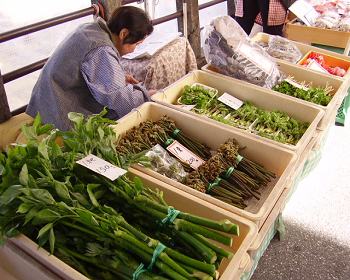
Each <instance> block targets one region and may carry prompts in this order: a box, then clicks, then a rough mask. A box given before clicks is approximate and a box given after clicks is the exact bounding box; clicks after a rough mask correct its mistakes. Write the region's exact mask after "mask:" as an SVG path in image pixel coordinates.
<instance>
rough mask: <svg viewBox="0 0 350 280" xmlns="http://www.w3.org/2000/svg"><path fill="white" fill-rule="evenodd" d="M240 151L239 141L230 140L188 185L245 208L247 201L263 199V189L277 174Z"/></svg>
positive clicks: (195, 172)
mask: <svg viewBox="0 0 350 280" xmlns="http://www.w3.org/2000/svg"><path fill="white" fill-rule="evenodd" d="M238 151H239V145H238V143H237V142H236V141H235V140H234V139H229V140H228V141H226V142H225V143H224V144H222V145H221V146H220V147H219V149H218V150H217V153H216V154H215V155H214V156H212V157H211V158H210V159H209V160H208V161H206V162H205V163H204V164H202V165H201V166H200V167H199V168H198V170H196V171H193V172H191V173H190V174H189V175H188V176H187V178H186V184H187V185H188V186H190V187H192V188H194V189H196V190H198V191H201V192H205V193H208V194H210V195H212V196H213V197H215V198H217V199H220V200H222V201H224V202H227V203H229V204H231V205H234V206H236V207H239V208H242V209H244V208H245V207H247V205H246V203H245V201H246V200H248V199H250V198H252V197H254V198H256V199H259V197H260V192H259V189H260V188H261V187H264V186H266V185H267V184H268V183H269V182H271V180H272V178H275V177H276V176H275V174H273V173H272V172H270V171H267V170H266V169H265V168H263V167H262V166H260V165H258V164H256V163H254V162H252V161H250V160H248V159H246V158H244V157H242V156H241V155H240V154H239V153H238Z"/></svg>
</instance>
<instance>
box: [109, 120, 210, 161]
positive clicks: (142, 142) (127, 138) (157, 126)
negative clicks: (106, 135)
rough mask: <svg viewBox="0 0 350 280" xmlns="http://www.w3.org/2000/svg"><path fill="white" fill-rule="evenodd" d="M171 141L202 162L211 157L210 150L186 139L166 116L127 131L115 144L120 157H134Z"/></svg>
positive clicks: (188, 138)
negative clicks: (182, 146)
mask: <svg viewBox="0 0 350 280" xmlns="http://www.w3.org/2000/svg"><path fill="white" fill-rule="evenodd" d="M172 140H177V141H179V142H180V143H181V144H182V145H184V146H185V147H186V148H188V149H189V150H191V151H192V152H193V153H195V154H197V155H198V156H199V157H201V158H202V159H204V160H205V159H207V158H209V157H210V156H211V154H210V149H209V148H208V147H207V146H206V145H204V144H202V143H199V142H198V141H195V140H193V139H191V138H190V137H188V136H187V135H186V134H185V133H184V132H183V131H181V130H180V129H179V128H178V127H177V126H176V124H175V122H174V121H173V120H171V119H170V118H168V117H167V116H163V117H162V118H161V119H159V120H158V121H151V120H147V121H145V122H142V123H141V124H140V125H139V126H137V127H133V128H132V129H130V130H128V131H127V132H126V133H125V134H124V135H122V136H121V137H120V138H119V139H118V141H117V142H116V150H117V151H118V152H119V153H120V154H122V155H126V156H127V155H135V154H139V153H143V152H145V151H147V150H149V149H151V148H152V147H153V146H155V145H157V144H159V145H161V146H167V145H168V143H171V141H172Z"/></svg>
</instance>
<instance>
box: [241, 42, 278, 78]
mask: <svg viewBox="0 0 350 280" xmlns="http://www.w3.org/2000/svg"><path fill="white" fill-rule="evenodd" d="M237 52H239V53H240V54H241V55H243V56H244V57H245V58H247V59H248V60H249V61H250V62H251V63H254V64H255V65H256V66H257V67H259V68H260V69H261V70H262V71H264V72H265V73H267V74H268V75H271V73H272V71H273V67H274V62H273V61H272V60H270V59H269V58H268V57H265V56H263V55H262V54H261V53H259V52H258V51H257V50H255V49H254V48H252V47H251V46H250V45H248V44H245V43H241V44H239V45H238V48H237Z"/></svg>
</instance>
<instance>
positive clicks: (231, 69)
mask: <svg viewBox="0 0 350 280" xmlns="http://www.w3.org/2000/svg"><path fill="white" fill-rule="evenodd" d="M203 49H204V55H205V58H206V60H207V62H208V63H209V64H210V65H211V66H212V67H214V68H215V69H217V70H218V71H219V72H220V73H222V74H225V75H227V76H230V77H233V78H237V79H240V80H244V81H247V82H250V83H252V84H255V85H259V86H263V87H266V88H272V87H273V86H274V85H275V84H276V83H277V81H278V80H279V78H280V72H279V70H278V68H277V65H276V63H275V62H274V59H273V58H272V57H271V56H270V55H268V53H267V52H266V51H265V50H264V49H263V48H262V47H260V46H259V45H258V44H256V43H254V42H252V41H250V39H249V37H248V35H247V34H246V33H245V32H244V30H243V29H242V28H241V27H240V26H239V24H238V23H237V22H236V21H235V20H233V19H232V18H231V17H229V16H223V17H218V18H216V19H214V20H213V21H212V22H211V23H210V25H209V26H207V27H206V30H205V42H204V47H203Z"/></svg>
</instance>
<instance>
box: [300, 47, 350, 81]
mask: <svg viewBox="0 0 350 280" xmlns="http://www.w3.org/2000/svg"><path fill="white" fill-rule="evenodd" d="M315 55H320V53H318V52H315V51H309V52H307V53H306V54H305V55H304V57H303V58H302V59H301V60H300V61H299V62H298V64H299V65H305V64H306V63H307V60H308V58H310V57H311V58H312V57H313V56H315ZM322 57H323V58H324V62H325V63H326V65H328V66H330V67H333V68H334V67H338V66H339V67H341V68H342V69H344V70H345V71H346V73H347V74H345V75H344V76H342V77H345V76H346V75H348V74H349V68H350V62H348V61H346V60H345V59H341V58H338V57H334V56H332V55H324V54H322ZM342 71H343V70H342ZM332 74H333V73H332ZM333 76H336V75H333ZM336 77H339V75H337V76H336Z"/></svg>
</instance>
